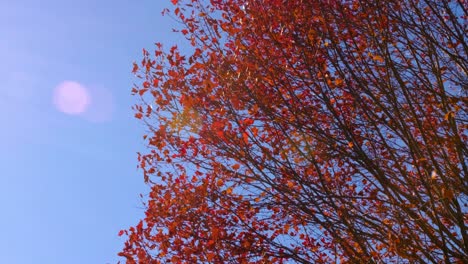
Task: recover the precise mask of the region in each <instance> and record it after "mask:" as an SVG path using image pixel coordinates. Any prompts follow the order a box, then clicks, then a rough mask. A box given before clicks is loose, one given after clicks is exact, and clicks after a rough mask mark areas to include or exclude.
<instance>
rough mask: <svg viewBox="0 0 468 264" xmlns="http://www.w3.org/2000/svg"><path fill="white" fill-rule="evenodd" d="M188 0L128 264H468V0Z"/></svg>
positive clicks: (161, 70) (152, 82) (166, 69)
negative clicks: (184, 45) (182, 41)
mask: <svg viewBox="0 0 468 264" xmlns="http://www.w3.org/2000/svg"><path fill="white" fill-rule="evenodd" d="M172 3H174V4H175V6H174V11H173V14H174V15H175V16H176V17H177V18H178V19H179V20H180V21H181V22H182V23H183V25H184V28H183V29H181V30H180V32H181V33H182V34H183V35H184V36H185V37H186V38H187V41H188V43H190V44H191V45H192V49H191V52H190V53H189V54H183V53H181V51H180V50H179V49H178V48H177V47H175V46H174V47H172V48H171V49H170V50H168V51H164V49H163V47H162V45H161V44H157V46H156V51H155V53H154V55H151V54H150V53H149V52H148V51H146V50H144V52H143V55H144V56H143V57H144V58H143V60H142V62H141V63H140V64H135V65H134V69H133V71H134V73H136V74H138V76H139V77H140V78H141V79H142V80H143V81H142V85H141V86H139V87H135V88H134V90H133V92H134V93H135V94H138V95H139V96H140V97H141V99H142V101H141V103H140V104H138V105H136V106H135V111H136V114H135V116H136V117H137V118H139V119H143V120H144V121H145V124H146V125H147V127H148V131H149V132H148V134H147V135H145V136H144V139H145V140H147V142H148V146H149V151H148V152H147V153H144V154H140V156H139V162H140V165H139V167H140V168H141V169H142V170H143V172H144V177H145V181H146V182H147V183H148V184H149V186H150V187H151V192H150V194H149V198H148V202H147V204H146V207H147V209H146V216H145V218H144V219H143V220H142V221H141V222H140V223H139V224H138V225H137V226H136V227H132V228H130V229H129V230H125V231H123V232H122V234H123V233H125V234H126V235H127V237H128V240H127V242H126V244H125V248H124V249H123V251H122V252H121V253H120V255H121V256H123V257H125V258H126V260H127V263H293V262H294V263H311V262H313V263H331V262H339V263H390V262H391V263H395V262H409V263H439V262H446V263H454V262H457V261H458V262H467V261H468V235H467V230H468V227H467V224H468V223H467V222H468V216H467V213H468V209H467V202H468V184H467V182H468V181H467V179H466V177H467V173H468V168H467V165H466V158H467V155H468V149H467V146H466V139H467V130H466V129H467V118H468V116H467V110H468V107H467V96H466V92H467V91H466V87H467V85H468V77H467V72H468V60H467V50H468V45H467V42H466V39H467V23H466V21H467V20H466V19H467V9H466V6H467V3H466V1H449V0H407V1H397V0H389V1H358V0H348V1H339V0H317V1H304V0H287V1H285V0H269V1H261V0H211V1H209V2H208V1H201V0H199V1H197V0H192V1H189V0H187V1H172ZM166 12H169V11H166Z"/></svg>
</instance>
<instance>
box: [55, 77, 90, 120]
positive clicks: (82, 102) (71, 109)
mask: <svg viewBox="0 0 468 264" xmlns="http://www.w3.org/2000/svg"><path fill="white" fill-rule="evenodd" d="M90 103H91V97H90V96H89V94H88V91H87V89H86V88H85V87H84V86H83V85H81V84H80V83H78V82H74V81H64V82H62V83H61V84H59V85H58V86H57V87H56V88H55V91H54V105H55V107H57V109H58V110H59V111H61V112H63V113H65V114H69V115H79V114H81V113H84V112H85V111H86V109H87V108H88V106H89V104H90Z"/></svg>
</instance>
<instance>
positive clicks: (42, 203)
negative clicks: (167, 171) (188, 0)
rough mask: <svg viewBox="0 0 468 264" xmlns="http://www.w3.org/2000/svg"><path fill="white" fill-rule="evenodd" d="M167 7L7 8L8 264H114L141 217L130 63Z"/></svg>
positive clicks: (127, 2) (3, 188) (61, 1)
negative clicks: (128, 232)
mask: <svg viewBox="0 0 468 264" xmlns="http://www.w3.org/2000/svg"><path fill="white" fill-rule="evenodd" d="M169 5H170V1H159V0H117V1H115V0H114V1H110V0H99V1H96V0H80V1H73V0H41V1H38V0H0V58H1V61H0V122H1V125H2V128H1V129H0V206H1V208H2V214H1V215H2V217H0V227H1V228H2V235H1V236H0V256H1V260H0V262H1V263H13V264H23V263H24V264H26V263H48V264H55V263H68V264H73V263H115V262H116V261H117V260H118V258H117V255H116V254H117V252H118V251H119V250H120V249H121V248H122V246H123V241H124V240H123V238H119V237H118V236H117V233H118V231H119V230H120V229H125V228H127V227H129V226H131V225H135V224H136V223H137V221H138V219H140V218H141V217H142V216H143V212H144V211H143V209H142V208H141V206H142V205H141V202H140V198H139V196H138V194H139V193H145V192H146V191H147V190H146V188H145V186H144V184H143V178H142V175H141V173H140V172H139V171H138V170H137V169H136V165H137V161H136V152H137V151H142V150H144V146H143V141H142V139H141V135H142V134H143V133H142V129H143V125H142V124H139V123H138V121H136V120H135V119H134V118H133V112H132V110H131V109H130V107H131V105H132V104H134V103H135V102H136V100H137V98H135V97H132V96H131V95H130V89H131V87H132V83H133V82H135V81H137V80H136V79H135V78H134V77H133V76H132V74H131V69H132V62H133V61H134V60H140V59H141V50H142V48H147V49H148V50H152V48H153V43H154V42H156V41H160V42H171V43H177V41H180V40H179V39H176V38H177V36H176V35H175V34H171V28H173V27H175V26H177V25H175V22H174V21H173V20H172V19H171V18H169V17H162V16H161V11H162V9H163V8H164V7H168V6H169Z"/></svg>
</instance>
